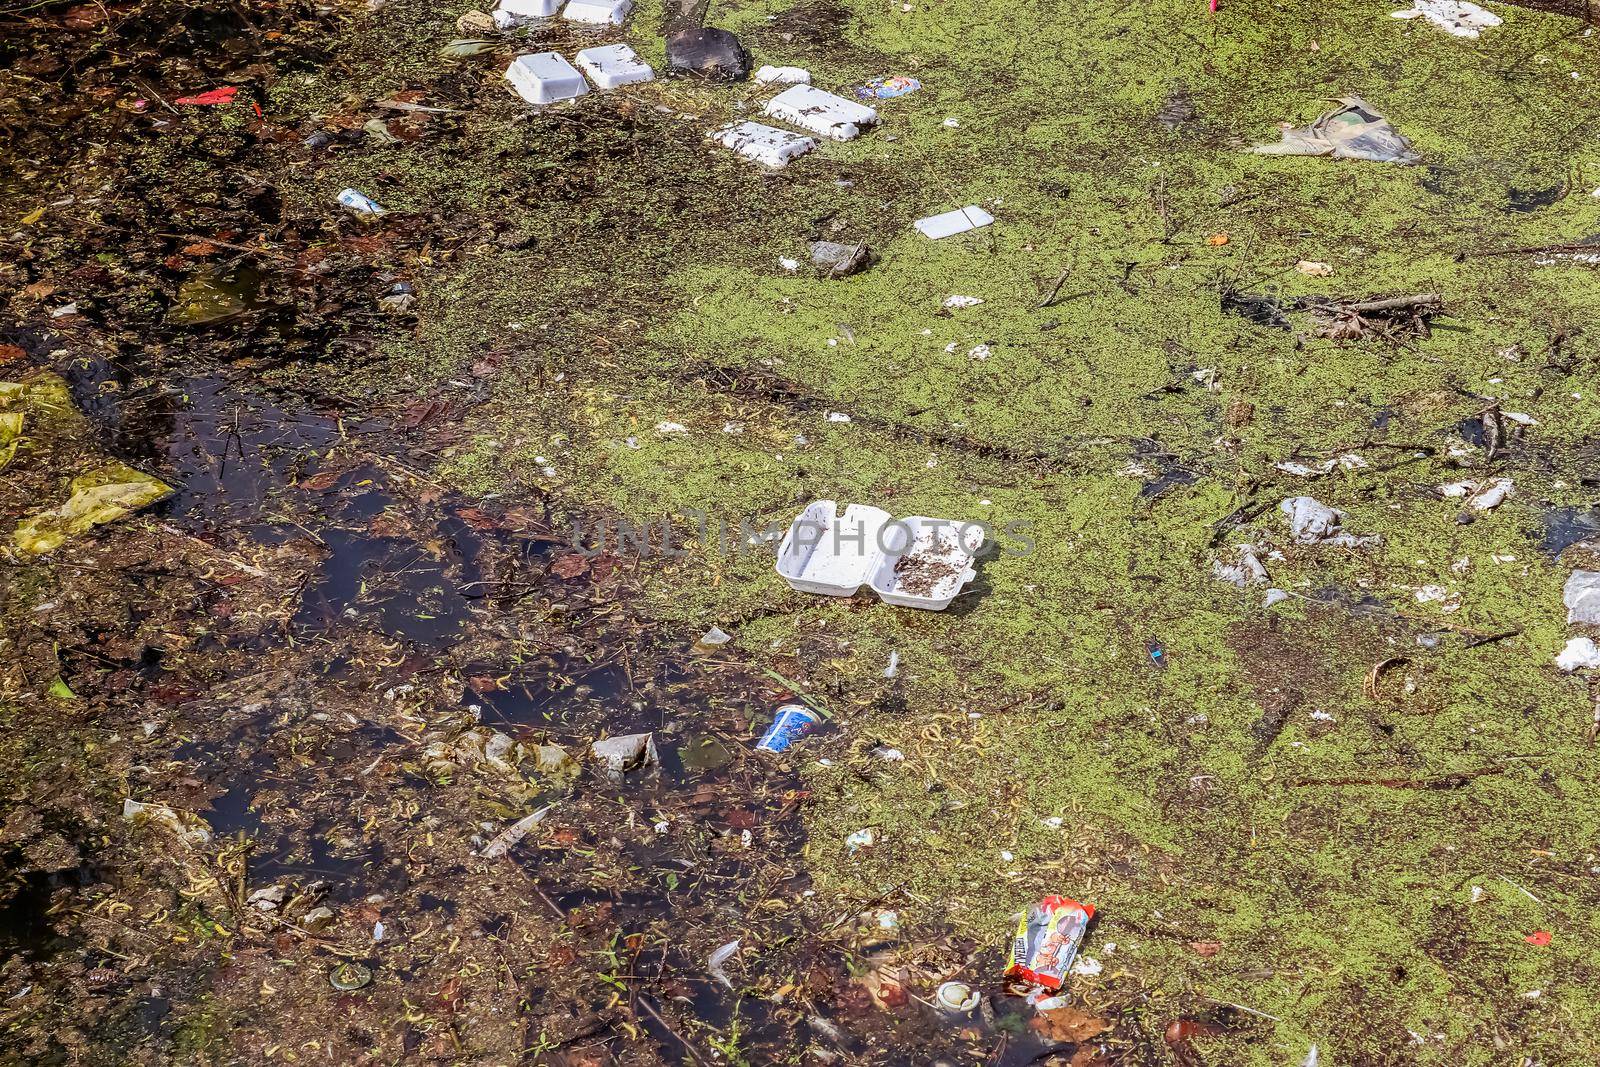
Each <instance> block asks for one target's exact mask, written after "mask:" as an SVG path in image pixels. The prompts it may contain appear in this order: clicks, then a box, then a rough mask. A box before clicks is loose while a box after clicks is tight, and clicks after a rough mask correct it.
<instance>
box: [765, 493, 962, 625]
mask: <svg viewBox="0 0 1600 1067" xmlns="http://www.w3.org/2000/svg"><path fill="white" fill-rule="evenodd" d="M983 536H984V535H983V529H982V527H980V526H978V525H977V524H975V523H971V524H966V523H956V522H951V521H949V520H944V519H930V518H927V517H926V516H922V515H913V516H910V517H908V518H904V519H898V520H896V519H893V518H891V517H890V515H889V513H888V512H886V511H884V510H883V509H881V508H874V507H868V506H866V505H863V504H851V505H849V506H848V507H846V508H845V510H844V514H843V515H842V516H841V515H840V514H839V510H838V505H837V504H836V503H835V502H834V501H832V500H814V501H812V502H811V503H810V504H808V505H806V509H805V510H804V511H802V512H801V513H800V515H799V517H798V518H796V519H795V520H794V522H793V523H791V524H790V526H789V532H788V533H787V534H785V535H784V538H783V544H782V545H781V546H779V548H778V560H777V564H776V566H777V571H778V574H780V575H781V576H782V577H783V580H784V581H786V582H788V583H789V585H790V586H791V587H792V588H794V589H798V590H799V591H801V592H803V593H818V594H820V595H822V596H854V595H855V594H856V592H857V591H858V590H859V589H860V588H861V586H862V584H863V583H866V584H868V585H869V586H870V587H871V589H872V591H873V592H875V593H877V594H878V596H879V597H881V598H882V599H883V600H884V602H885V603H889V604H897V605H899V606H901V607H908V608H922V609H924V610H928V611H942V610H944V609H945V608H947V607H949V606H950V602H951V601H952V600H954V599H955V598H956V595H957V594H958V593H960V592H961V589H962V587H963V586H965V585H966V584H967V583H968V582H970V581H971V580H972V579H973V577H974V576H975V575H976V573H977V572H976V570H975V569H974V568H973V566H972V559H973V556H974V555H976V554H977V551H978V549H980V548H981V547H982V545H983ZM913 553H915V554H917V555H918V556H921V557H923V558H930V559H933V560H935V561H936V562H937V563H940V564H944V565H945V568H946V570H947V571H948V573H947V574H946V575H943V576H941V577H940V578H939V579H938V580H937V581H935V582H933V583H932V584H931V585H930V587H929V588H928V589H926V590H922V591H919V592H912V591H911V590H909V589H907V588H906V576H905V575H903V574H901V573H900V571H899V570H898V569H897V567H898V566H899V563H900V560H901V559H902V558H903V557H905V556H906V555H909V554H913Z"/></svg>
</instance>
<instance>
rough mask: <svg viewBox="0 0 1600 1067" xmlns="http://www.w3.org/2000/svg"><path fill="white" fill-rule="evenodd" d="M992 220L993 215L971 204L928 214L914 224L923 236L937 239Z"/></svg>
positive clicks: (974, 228)
mask: <svg viewBox="0 0 1600 1067" xmlns="http://www.w3.org/2000/svg"><path fill="white" fill-rule="evenodd" d="M993 221H994V216H993V215H991V214H989V213H988V212H987V211H985V210H983V208H981V207H979V206H978V205H976V204H971V205H969V206H967V207H963V208H957V209H956V210H954V211H946V212H945V213H944V214H942V215H929V216H928V217H927V218H925V219H918V220H917V222H916V226H917V229H918V231H920V232H921V233H922V235H923V236H924V237H931V238H933V239H934V240H935V241H939V240H943V239H944V238H946V237H954V236H955V235H956V234H958V233H966V232H967V231H968V230H976V229H979V228H980V227H983V226H987V225H989V224H990V223H991V222H993Z"/></svg>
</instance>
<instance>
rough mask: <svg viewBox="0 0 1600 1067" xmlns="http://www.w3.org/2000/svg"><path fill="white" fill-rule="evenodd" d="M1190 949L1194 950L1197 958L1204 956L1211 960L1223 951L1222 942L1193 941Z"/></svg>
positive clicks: (1190, 943)
mask: <svg viewBox="0 0 1600 1067" xmlns="http://www.w3.org/2000/svg"><path fill="white" fill-rule="evenodd" d="M1189 947H1190V948H1191V949H1193V950H1194V954H1195V955H1196V956H1204V957H1205V958H1206V959H1210V958H1211V957H1212V956H1215V955H1216V954H1217V953H1218V952H1221V951H1222V942H1221V941H1191V942H1189Z"/></svg>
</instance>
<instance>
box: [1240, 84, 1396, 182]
mask: <svg viewBox="0 0 1600 1067" xmlns="http://www.w3.org/2000/svg"><path fill="white" fill-rule="evenodd" d="M1339 105H1340V106H1339V107H1337V108H1335V109H1333V110H1332V111H1330V112H1328V113H1327V114H1325V115H1323V116H1322V117H1321V118H1319V119H1318V120H1317V121H1316V122H1313V123H1312V124H1311V125H1309V126H1300V127H1285V129H1284V131H1283V140H1282V141H1279V142H1278V143H1276V144H1259V145H1256V146H1255V147H1254V148H1252V149H1251V151H1252V152H1259V153H1261V154H1262V155H1268V156H1331V157H1333V158H1334V159H1361V160H1366V161H1368V162H1370V163H1399V164H1402V165H1408V166H1409V165H1411V164H1414V163H1420V162H1421V161H1422V157H1421V156H1420V155H1418V154H1417V152H1416V150H1415V149H1413V148H1412V147H1411V142H1410V141H1408V140H1406V139H1405V138H1404V137H1402V136H1401V135H1400V133H1399V131H1398V130H1396V129H1395V128H1394V127H1393V126H1392V125H1390V124H1389V120H1388V119H1386V118H1384V117H1383V116H1382V115H1380V114H1378V112H1376V111H1374V110H1372V109H1371V108H1370V107H1368V106H1367V104H1366V102H1365V101H1363V100H1362V99H1361V98H1360V97H1357V96H1346V97H1340V98H1339Z"/></svg>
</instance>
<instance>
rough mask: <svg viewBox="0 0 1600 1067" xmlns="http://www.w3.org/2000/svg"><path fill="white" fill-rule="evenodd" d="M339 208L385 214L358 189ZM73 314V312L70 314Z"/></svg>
mask: <svg viewBox="0 0 1600 1067" xmlns="http://www.w3.org/2000/svg"><path fill="white" fill-rule="evenodd" d="M339 206H340V207H343V208H348V209H349V210H351V211H354V212H355V213H356V214H357V215H382V214H385V212H384V210H383V205H382V204H380V203H378V202H377V201H376V200H374V199H372V198H371V197H370V196H368V195H367V194H366V193H363V192H361V191H360V190H357V189H340V190H339ZM74 310H76V309H74ZM68 314H71V312H68Z"/></svg>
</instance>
